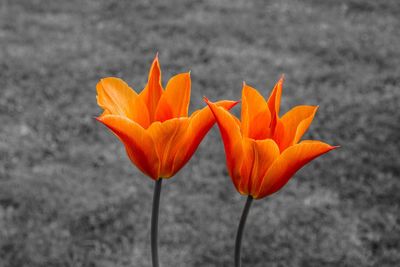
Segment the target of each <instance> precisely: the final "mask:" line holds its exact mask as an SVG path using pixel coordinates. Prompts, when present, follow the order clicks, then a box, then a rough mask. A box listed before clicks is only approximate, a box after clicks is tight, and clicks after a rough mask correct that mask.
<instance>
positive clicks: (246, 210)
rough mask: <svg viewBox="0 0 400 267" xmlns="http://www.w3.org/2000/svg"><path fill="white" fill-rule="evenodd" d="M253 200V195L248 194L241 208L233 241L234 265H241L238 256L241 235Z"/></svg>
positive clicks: (236, 266) (238, 266) (237, 266)
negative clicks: (241, 211) (234, 240)
mask: <svg viewBox="0 0 400 267" xmlns="http://www.w3.org/2000/svg"><path fill="white" fill-rule="evenodd" d="M252 202H253V197H252V196H248V197H247V200H246V204H245V206H244V208H243V213H242V217H241V218H240V222H239V227H238V230H237V234H236V242H235V267H241V266H242V262H241V258H240V250H241V247H242V236H243V231H244V227H245V225H246V219H247V215H249V211H250V207H251V203H252Z"/></svg>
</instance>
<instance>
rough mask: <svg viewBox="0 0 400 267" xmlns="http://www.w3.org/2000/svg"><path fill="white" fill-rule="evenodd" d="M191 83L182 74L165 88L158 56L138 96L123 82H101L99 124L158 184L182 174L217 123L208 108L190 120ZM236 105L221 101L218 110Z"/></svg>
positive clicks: (188, 77)
mask: <svg viewBox="0 0 400 267" xmlns="http://www.w3.org/2000/svg"><path fill="white" fill-rule="evenodd" d="M190 84H191V81H190V73H189V72H187V73H181V74H178V75H176V76H174V77H172V78H171V79H170V80H169V82H168V84H167V86H166V88H165V90H164V89H163V87H162V85H161V70H160V64H159V61H158V56H156V58H155V59H154V61H153V64H152V66H151V68H150V73H149V78H148V82H147V85H146V87H145V88H144V89H143V91H142V92H140V93H139V94H138V93H136V92H135V91H134V90H133V89H131V88H130V87H129V86H128V85H127V84H126V83H125V82H124V81H122V80H121V79H118V78H113V77H109V78H105V79H101V81H100V82H99V83H98V84H97V103H98V105H99V106H100V107H101V108H103V109H104V112H103V114H102V115H101V116H99V117H98V118H97V120H98V121H100V122H102V123H103V124H104V125H106V126H107V127H108V128H109V129H111V131H113V132H114V134H116V135H117V136H118V137H119V139H120V140H121V141H122V142H123V143H124V145H125V148H126V151H127V154H128V156H129V158H130V160H131V161H132V162H133V163H134V164H135V165H136V166H137V167H138V168H139V169H140V170H141V171H142V172H143V173H144V174H146V175H148V176H149V177H151V178H152V179H154V180H158V179H159V178H169V177H171V176H173V175H174V174H175V173H176V172H178V171H179V170H180V169H181V168H182V167H183V166H184V165H185V164H186V162H187V161H188V160H189V159H190V158H191V156H192V155H193V153H194V152H195V150H196V149H197V147H198V145H199V144H200V142H201V140H202V139H203V137H204V136H205V134H206V133H207V132H208V130H209V129H210V128H211V127H212V126H213V124H214V122H215V119H214V116H213V115H212V113H211V111H210V109H209V108H208V107H205V108H203V109H201V110H199V111H196V112H194V113H193V114H192V115H191V116H189V117H188V108H189V102H190ZM236 103H237V102H233V101H220V102H218V103H217V104H216V106H218V107H221V108H222V109H230V108H232V107H233V106H234V105H235V104H236Z"/></svg>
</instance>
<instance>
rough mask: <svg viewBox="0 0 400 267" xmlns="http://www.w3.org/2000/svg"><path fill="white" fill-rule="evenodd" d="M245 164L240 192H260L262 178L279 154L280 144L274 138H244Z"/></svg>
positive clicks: (248, 193) (243, 165) (242, 168)
mask: <svg viewBox="0 0 400 267" xmlns="http://www.w3.org/2000/svg"><path fill="white" fill-rule="evenodd" d="M243 154H244V156H243V164H242V166H241V180H240V184H239V188H240V190H239V192H240V193H241V194H244V195H254V194H256V193H258V190H259V187H260V184H261V182H262V178H264V175H265V173H266V172H267V170H268V169H269V167H270V166H271V164H272V163H273V162H274V161H275V159H276V158H278V156H279V148H278V145H277V144H276V143H275V141H274V140H272V139H265V140H254V139H250V138H244V139H243Z"/></svg>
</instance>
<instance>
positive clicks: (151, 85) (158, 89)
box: [140, 56, 163, 122]
mask: <svg viewBox="0 0 400 267" xmlns="http://www.w3.org/2000/svg"><path fill="white" fill-rule="evenodd" d="M162 94H163V88H162V85H161V69H160V63H159V62H158V56H156V58H155V59H154V61H153V64H152V65H151V68H150V72H149V79H148V81H147V85H146V87H145V88H144V89H143V91H142V92H141V93H140V98H141V99H142V100H143V102H144V103H145V104H146V105H147V109H148V110H149V116H150V121H151V122H152V121H154V117H155V113H156V109H157V105H158V101H159V100H160V97H161V95H162Z"/></svg>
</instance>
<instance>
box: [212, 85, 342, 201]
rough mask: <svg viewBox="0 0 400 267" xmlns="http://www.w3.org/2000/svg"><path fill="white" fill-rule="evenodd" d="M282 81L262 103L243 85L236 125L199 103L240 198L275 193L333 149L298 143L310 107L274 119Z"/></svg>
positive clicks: (221, 112) (308, 120)
mask: <svg viewBox="0 0 400 267" xmlns="http://www.w3.org/2000/svg"><path fill="white" fill-rule="evenodd" d="M282 84H283V77H282V78H281V79H280V80H279V81H278V83H277V84H276V85H275V87H274V89H273V91H272V93H271V95H270V97H269V99H268V101H265V99H264V97H263V96H262V95H261V94H260V93H259V92H258V91H257V90H256V89H254V88H252V87H250V86H248V85H246V84H245V83H243V90H242V111H241V121H239V120H238V119H237V118H236V117H235V116H234V115H232V114H231V113H229V112H228V111H226V110H225V109H223V108H221V107H218V105H216V104H214V103H212V102H210V101H208V99H205V101H206V102H207V104H208V105H209V107H210V108H211V110H212V112H213V114H214V116H215V118H216V120H217V123H218V126H219V129H220V132H221V136H222V139H223V142H224V147H225V153H226V162H227V168H228V172H229V175H230V176H231V178H232V181H233V183H234V185H235V187H236V189H237V190H238V191H239V193H241V194H243V195H248V196H251V197H252V198H255V199H260V198H263V197H265V196H268V195H271V194H273V193H275V192H276V191H278V190H279V189H281V188H282V187H283V186H284V185H285V184H286V183H287V182H288V181H289V179H290V178H291V177H292V176H293V175H294V174H295V173H296V172H297V171H298V170H299V169H300V168H301V167H303V166H304V165H305V164H307V163H308V162H310V161H311V160H313V159H314V158H316V157H318V156H320V155H322V154H324V153H327V152H328V151H330V150H332V149H334V148H336V147H334V146H330V145H328V144H325V143H323V142H319V141H310V140H305V141H301V142H299V141H300V139H301V137H302V136H303V134H304V133H305V132H306V130H307V129H308V127H309V125H310V124H311V122H312V120H313V118H314V115H315V112H316V111H317V109H318V107H316V106H297V107H294V108H293V109H291V110H290V111H289V112H287V113H286V114H285V115H283V116H282V117H279V108H280V98H281V92H282Z"/></svg>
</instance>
